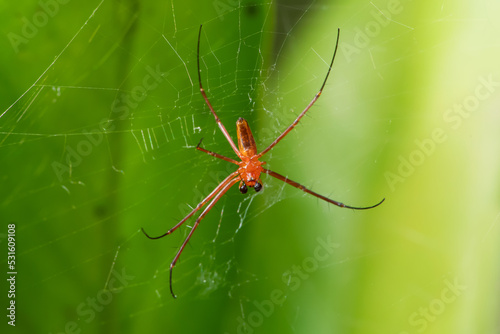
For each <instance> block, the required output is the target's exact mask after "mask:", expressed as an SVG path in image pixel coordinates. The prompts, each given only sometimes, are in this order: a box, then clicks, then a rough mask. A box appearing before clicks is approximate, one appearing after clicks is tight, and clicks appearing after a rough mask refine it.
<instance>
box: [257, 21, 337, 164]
mask: <svg viewBox="0 0 500 334" xmlns="http://www.w3.org/2000/svg"><path fill="white" fill-rule="evenodd" d="M339 38H340V29H338V33H337V43H336V44H335V51H334V52H333V57H332V62H331V63H330V66H329V67H328V72H327V73H326V77H325V80H324V81H323V84H322V85H321V88H320V89H319V91H318V93H316V95H315V96H314V98H313V99H312V101H311V102H309V104H308V105H307V107H306V108H305V109H304V110H303V111H302V112H301V113H300V115H299V116H298V117H297V119H296V120H295V121H293V123H292V124H291V125H290V126H289V127H288V128H287V129H286V130H285V131H283V133H282V134H280V135H279V136H278V138H276V139H275V140H274V141H273V142H272V143H271V145H269V146H268V147H267V148H266V149H265V150H264V151H262V152H260V153H259V154H258V155H257V157H258V158H260V157H262V156H263V155H264V154H266V153H267V152H269V151H270V150H271V149H272V148H273V147H274V146H275V145H276V144H278V142H279V141H280V140H281V139H283V137H285V136H286V135H287V134H288V133H289V132H290V131H292V129H293V128H294V127H295V126H296V125H297V124H298V123H299V121H300V119H301V118H302V117H303V116H304V115H305V114H306V112H307V111H308V110H309V109H310V108H311V107H312V106H313V104H314V103H315V102H316V101H317V100H318V99H319V97H320V95H321V93H322V92H323V88H325V84H326V80H328V76H329V75H330V71H331V70H332V66H333V61H334V60H335V55H336V54H337V49H338V47H339Z"/></svg>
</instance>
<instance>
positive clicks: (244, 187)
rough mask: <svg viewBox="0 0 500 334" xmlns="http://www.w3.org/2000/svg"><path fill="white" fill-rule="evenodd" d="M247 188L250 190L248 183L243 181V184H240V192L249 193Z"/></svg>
mask: <svg viewBox="0 0 500 334" xmlns="http://www.w3.org/2000/svg"><path fill="white" fill-rule="evenodd" d="M247 190H248V189H247V185H246V184H245V183H243V182H242V183H241V185H240V192H241V193H242V194H246V193H247Z"/></svg>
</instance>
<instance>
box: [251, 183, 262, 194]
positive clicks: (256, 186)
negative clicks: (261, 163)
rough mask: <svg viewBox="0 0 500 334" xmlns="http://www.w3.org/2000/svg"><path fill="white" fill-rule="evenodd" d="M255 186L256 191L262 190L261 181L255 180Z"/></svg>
mask: <svg viewBox="0 0 500 334" xmlns="http://www.w3.org/2000/svg"><path fill="white" fill-rule="evenodd" d="M253 188H254V189H255V191H256V192H259V191H261V190H262V184H260V183H259V182H255V185H254V186H253Z"/></svg>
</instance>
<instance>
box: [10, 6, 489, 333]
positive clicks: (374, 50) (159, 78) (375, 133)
mask: <svg viewBox="0 0 500 334" xmlns="http://www.w3.org/2000/svg"><path fill="white" fill-rule="evenodd" d="M389 3H390V2H384V1H380V2H368V1H360V2H358V3H356V4H354V3H352V4H351V3H349V4H347V2H339V3H338V4H337V3H336V2H335V3H334V2H328V1H323V2H321V1H312V2H307V3H304V2H297V3H292V2H286V1H283V2H279V1H278V2H275V1H268V2H247V1H243V0H240V1H233V0H226V1H225V0H218V1H213V2H209V3H207V4H202V5H201V4H198V3H197V4H196V5H194V4H190V5H187V4H184V3H181V2H180V1H177V0H169V1H163V2H153V1H145V2H138V1H128V2H125V1H115V2H112V1H108V0H101V1H96V2H86V3H85V4H76V3H73V2H65V3H64V2H62V1H61V2H57V1H52V2H51V1H47V2H40V4H39V5H38V7H36V8H32V7H30V6H28V5H25V6H24V7H22V8H21V7H20V8H17V9H14V8H8V9H7V10H8V11H10V12H11V13H14V14H16V15H17V16H18V17H19V16H20V17H22V18H23V19H22V20H21V22H23V23H24V26H23V27H22V28H21V29H25V30H22V31H21V32H19V29H18V30H15V29H13V30H11V31H17V35H18V36H21V37H22V38H24V39H25V40H21V41H20V40H13V39H12V38H14V37H12V36H13V35H9V34H7V36H9V42H10V46H8V47H10V48H12V49H14V53H15V57H17V58H16V59H17V61H16V64H15V66H16V67H20V66H22V65H17V64H28V63H32V64H34V66H33V68H30V69H28V70H23V71H21V68H19V69H17V70H16V72H13V73H15V75H12V76H9V77H8V80H7V83H5V84H4V85H3V87H2V88H3V90H4V91H6V92H8V94H6V96H9V99H8V100H7V99H3V98H2V101H1V103H2V104H1V108H2V109H0V135H1V137H0V149H1V150H2V151H3V152H2V158H3V163H2V165H4V166H5V167H4V168H5V170H4V171H3V173H2V174H3V175H2V177H3V188H4V189H5V191H4V194H3V196H2V200H1V204H0V205H1V211H2V216H3V218H4V220H5V221H6V222H8V223H15V224H16V225H17V235H18V238H19V241H18V251H17V257H18V262H19V263H20V264H19V272H20V273H21V274H22V275H21V274H20V275H19V276H18V282H19V283H18V297H17V301H18V304H19V307H18V321H19V326H20V327H22V328H23V330H25V331H26V332H32V333H42V332H43V333H60V332H63V333H64V332H66V333H70V332H75V333H76V332H77V331H78V330H81V331H82V332H91V333H97V332H103V333H104V332H106V333H107V332H117V333H118V332H119V333H128V332H130V333H137V332H159V330H160V329H161V328H168V330H169V331H171V332H183V333H184V332H186V333H188V332H199V331H201V330H207V328H209V330H210V332H214V333H252V332H253V331H256V332H257V331H263V332H271V331H272V332H276V331H277V330H279V331H286V332H293V333H295V332H297V333H304V332H336V331H340V332H345V330H346V329H349V330H350V331H351V332H353V333H354V332H357V331H359V332H360V333H362V332H363V333H365V332H384V330H383V329H382V328H383V326H382V325H379V324H377V323H376V321H374V319H370V318H369V317H366V316H364V315H363V314H364V313H363V311H362V310H360V309H358V307H359V305H360V303H359V301H362V300H363V298H364V297H363V296H362V294H363V291H356V289H355V287H356V286H358V285H363V284H367V283H366V282H364V281H363V276H362V273H363V272H364V271H367V272H369V271H370V267H369V265H368V266H367V265H366V264H367V263H369V262H370V260H372V259H375V260H380V261H383V259H384V258H385V256H387V254H388V253H389V252H393V251H394V248H393V247H394V246H391V247H389V246H385V245H384V244H381V243H376V242H373V243H371V242H369V241H368V239H369V235H368V234H369V233H368V232H362V231H363V228H364V226H366V224H368V223H370V224H371V223H373V224H376V223H377V222H380V221H381V219H382V218H381V217H380V216H379V215H378V214H377V212H368V211H367V212H363V213H362V214H361V213H357V212H353V211H351V210H343V209H337V208H334V207H332V206H329V205H327V204H325V203H322V202H320V201H319V200H317V199H316V198H313V197H310V196H307V195H304V193H303V192H301V191H299V190H298V189H295V188H292V187H289V186H287V185H285V184H284V183H282V182H280V181H278V180H274V179H271V178H269V177H265V176H263V184H264V190H263V191H262V192H261V193H259V194H255V193H253V189H249V193H248V194H246V195H241V194H240V193H239V192H238V190H237V187H233V189H231V190H230V191H228V193H227V194H226V195H225V196H224V197H223V198H222V199H221V200H220V201H219V202H218V203H217V204H216V205H215V207H214V208H213V209H212V210H211V212H210V213H209V214H208V215H207V216H206V217H205V218H204V220H203V221H202V222H201V224H200V226H199V228H198V229H197V231H196V233H195V234H194V236H193V238H192V239H191V242H190V243H189V244H188V246H187V247H186V249H185V250H184V252H183V254H182V255H181V258H180V260H179V262H178V263H177V265H176V267H175V269H174V273H173V288H174V291H175V292H176V293H177V294H178V296H179V298H178V299H177V300H175V301H174V300H173V299H172V297H171V295H170V291H169V265H170V262H171V261H172V259H173V257H174V255H175V253H176V252H177V250H178V247H179V246H180V245H181V243H182V241H183V240H184V239H185V237H186V236H187V234H188V233H189V231H190V228H191V227H192V225H193V224H194V220H195V217H196V216H197V215H195V216H194V217H193V218H192V219H190V220H188V221H187V222H186V223H185V224H184V225H183V226H182V227H181V228H179V229H178V230H177V231H176V232H175V233H174V234H172V235H170V236H168V237H165V238H163V239H161V240H155V241H153V240H148V239H147V238H146V237H145V236H144V235H143V234H142V233H141V231H140V229H141V228H144V229H145V230H146V231H147V232H148V233H149V234H150V235H160V234H163V233H165V232H166V231H167V230H168V229H169V228H170V227H172V226H174V225H175V224H176V223H177V222H178V221H179V220H180V219H182V217H184V216H185V215H186V214H187V213H189V212H190V211H191V210H192V209H193V208H194V207H195V206H196V205H197V204H198V203H199V202H200V200H201V199H203V198H204V197H205V196H206V195H207V194H208V193H210V191H212V190H213V189H214V188H215V187H216V186H217V184H218V183H219V182H221V181H222V180H223V179H224V178H225V177H226V176H227V175H228V174H229V173H231V172H232V171H234V168H235V166H234V165H232V164H230V163H227V162H224V161H219V160H217V159H214V158H212V157H210V156H208V155H205V154H203V153H201V152H198V151H196V150H195V147H196V145H197V144H198V142H199V141H200V140H201V139H202V138H203V147H205V148H206V149H208V150H211V151H214V152H217V153H220V154H223V155H226V156H229V157H234V153H233V152H232V150H231V148H230V146H229V144H228V143H227V141H226V140H225V138H224V136H223V135H222V134H221V133H220V130H219V128H218V127H217V125H216V123H215V121H214V119H213V116H212V115H211V114H210V112H209V110H208V108H207V106H206V105H205V103H204V101H203V99H202V97H201V95H200V93H199V89H198V78H197V70H196V46H197V45H196V42H197V34H198V28H199V24H201V23H203V30H202V35H201V46H200V64H201V69H202V80H203V85H204V88H205V90H206V92H207V95H208V98H209V99H210V101H211V103H212V105H213V106H214V108H215V110H216V112H217V113H218V116H219V117H220V118H221V120H222V122H223V123H224V124H225V126H226V128H227V129H228V131H229V132H230V134H231V136H232V137H233V138H235V137H236V134H235V127H234V124H235V121H236V119H238V117H244V118H245V119H247V120H248V121H249V123H250V126H251V128H252V130H253V133H254V136H255V137H256V142H257V146H258V148H259V149H263V148H265V147H266V146H267V145H268V144H269V143H270V142H272V140H274V139H275V138H276V136H277V135H279V134H280V133H281V132H282V131H283V130H284V129H285V128H286V127H287V126H288V125H289V124H290V123H291V122H292V121H293V120H294V119H295V118H296V117H297V115H298V113H300V111H302V110H303V109H304V107H305V106H306V105H307V104H308V103H309V102H310V101H311V99H312V97H313V96H314V94H316V93H317V90H318V89H319V87H320V85H321V83H322V82H323V79H324V76H325V75H326V71H327V69H328V64H329V60H330V59H331V56H332V52H333V49H334V46H335V45H334V44H335V38H336V31H337V29H336V28H337V27H341V28H342V35H341V38H340V40H341V43H343V45H342V44H341V48H340V50H339V54H338V58H337V61H336V63H335V64H334V68H333V71H332V74H331V76H330V79H329V81H328V82H327V85H326V87H325V90H324V91H323V95H322V97H321V98H320V99H319V100H318V102H317V103H316V105H315V106H314V107H313V108H312V109H311V110H310V111H309V113H308V114H307V115H306V117H304V119H303V120H302V121H301V123H300V124H299V126H298V127H297V128H296V129H295V130H294V131H292V132H291V133H290V134H289V135H288V136H287V138H286V139H285V140H283V141H282V142H280V144H279V145H278V146H277V147H276V148H275V149H273V150H272V151H271V152H269V154H267V156H266V157H265V159H264V160H265V161H266V162H267V166H268V168H269V169H272V170H275V171H276V172H279V173H281V174H283V175H286V176H288V177H290V178H291V179H292V180H295V181H298V182H300V183H301V184H304V185H306V186H307V187H309V188H312V189H313V190H314V191H317V192H319V193H321V194H324V195H326V196H329V197H331V198H333V199H336V200H340V201H342V202H344V203H346V204H349V205H354V206H365V205H371V204H373V203H376V202H377V201H379V200H380V199H381V197H383V196H384V194H385V193H387V192H388V191H389V188H388V187H387V185H386V182H385V179H384V177H383V171H384V170H385V169H384V168H385V166H381V163H380V161H381V160H383V159H384V158H386V156H385V155H384V150H385V149H387V146H388V145H390V141H391V140H392V139H391V136H392V131H394V130H393V128H392V122H393V121H396V120H397V119H396V118H395V115H394V114H392V113H390V112H388V111H383V110H384V107H385V106H386V105H392V104H396V103H397V102H398V101H400V99H403V98H404V97H405V96H408V95H410V96H413V95H417V94H418V91H416V90H415V88H413V87H412V88H409V89H408V90H406V89H404V88H400V89H399V90H398V91H397V92H396V93H393V92H391V91H388V90H384V88H383V87H374V86H373V82H384V81H394V80H397V79H398V78H399V76H398V75H397V74H395V73H397V72H398V71H399V70H400V69H401V68H402V66H404V64H405V61H406V60H407V58H412V57H415V56H416V55H417V54H419V53H420V52H421V49H422V48H423V49H424V50H426V49H431V48H432V47H434V46H429V45H424V46H415V45H412V44H411V43H410V44H408V45H407V49H406V51H405V50H403V51H401V52H400V53H398V54H396V55H392V56H387V54H386V53H387V52H386V50H387V49H390V48H392V47H393V44H397V43H403V42H402V41H405V42H404V43H407V41H408V40H412V39H413V38H414V34H415V31H418V32H420V31H423V30H425V29H428V27H429V26H432V25H431V24H430V23H428V22H426V23H421V22H420V23H419V25H416V24H415V23H414V22H413V21H412V20H411V19H410V18H409V16H408V12H410V11H411V8H412V7H413V4H412V1H401V2H400V8H399V9H394V12H391V8H392V7H390V6H391V5H390V4H389ZM439 5H440V6H441V12H439V11H437V12H438V13H439V14H437V15H436V20H438V19H445V18H447V17H448V15H449V13H448V12H447V11H446V8H447V4H446V1H443V2H442V3H440V4H439ZM4 6H7V5H4ZM198 6H199V7H198ZM41 13H45V14H41ZM75 13H77V14H75ZM377 13H378V14H377ZM44 15H45V16H44ZM45 17H46V20H45V19H44V18H45ZM66 17H71V19H70V20H67V19H66ZM24 18H27V19H26V20H25V19H24ZM329 21H331V22H329ZM26 22H28V23H26ZM318 22H327V23H325V24H319V23H318ZM366 22H379V27H380V29H381V30H380V31H378V32H374V35H373V36H366V37H365V39H366V40H364V41H363V37H359V36H358V35H357V31H358V29H359V28H360V27H361V28H364V27H365V26H364V25H365V23H366ZM382 22H383V23H382ZM30 24H31V25H32V26H33V27H31V26H30ZM344 27H345V28H344ZM30 29H31V30H30ZM8 32H10V31H8ZM53 34H55V36H56V38H53V39H52V38H51V36H54V35H53ZM344 36H345V37H344ZM357 36H358V37H357ZM356 38H359V40H356ZM16 41H17V43H18V44H16ZM35 50H41V51H43V52H41V54H40V58H37V54H36V51H35ZM47 50H48V51H47ZM18 72H19V75H17V74H18ZM381 86H382V85H381ZM19 87H22V88H19ZM401 96H403V98H401ZM10 97H14V98H10ZM415 115H417V116H415ZM397 117H401V119H402V121H401V122H412V121H419V117H420V116H418V114H415V113H411V114H409V115H402V116H401V115H399V116H397ZM384 191H385V193H384ZM28 208H29V209H28ZM200 212H201V211H200ZM495 225H496V220H495V222H494V223H492V225H489V226H490V227H489V229H488V231H490V230H491V229H493V226H495ZM2 233H3V231H2ZM488 233H489V232H488ZM454 279H456V276H454V275H451V276H450V274H449V273H448V272H447V270H446V269H443V270H440V271H439V272H438V273H437V274H436V275H434V278H433V279H430V280H428V281H427V282H426V284H428V285H427V286H418V287H417V288H413V290H411V289H410V292H408V295H406V296H401V295H397V296H391V297H390V298H389V299H388V300H387V301H386V302H384V303H383V304H384V309H389V310H392V311H394V312H396V311H395V310H396V309H397V308H398V307H399V306H400V305H401V304H402V303H404V301H405V299H406V298H409V297H408V296H409V295H412V294H415V290H418V291H421V290H424V291H428V290H431V291H438V292H439V291H440V289H442V288H443V287H446V286H447V284H448V283H449V282H453V280H454ZM450 284H451V283H450ZM368 285H369V284H368ZM325 289H326V290H325ZM433 289H434V290H433ZM344 290H345V291H344ZM325 291H326V292H325ZM353 293H354V294H353ZM322 296H323V297H325V296H327V297H331V298H332V299H334V301H332V302H330V303H326V302H325V301H324V298H321V297H322ZM339 296H340V297H339ZM337 297H339V298H338V299H336V298H337ZM28 301H29V303H30V304H31V305H37V306H36V307H33V308H28V307H26V306H22V304H26V303H28ZM38 305H46V306H45V307H44V308H41V307H40V306H38ZM311 305H316V306H314V307H312V306H311ZM405 311H406V313H404V314H405V316H404V317H403V318H402V319H401V321H400V322H399V323H398V324H397V326H398V327H397V330H395V331H394V332H397V333H406V331H408V332H411V331H412V330H415V329H416V328H417V327H412V325H411V323H410V325H409V324H408V321H407V316H406V315H408V314H411V312H412V309H411V308H410V309H409V311H408V310H405ZM332 314H333V315H332ZM48 315H57V316H54V317H51V321H47V317H48ZM193 317H196V320H197V321H192V318H193ZM330 318H331V319H333V320H332V321H330ZM374 322H375V324H374ZM312 324H314V325H312ZM332 326H333V327H332ZM335 326H337V327H335ZM367 328H370V330H368V331H367V330H366V329H367ZM392 330H394V329H392Z"/></svg>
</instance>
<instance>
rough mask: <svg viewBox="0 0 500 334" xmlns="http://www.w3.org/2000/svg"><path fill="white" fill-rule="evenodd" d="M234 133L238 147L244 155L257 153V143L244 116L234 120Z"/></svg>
mask: <svg viewBox="0 0 500 334" xmlns="http://www.w3.org/2000/svg"><path fill="white" fill-rule="evenodd" d="M236 134H237V136H238V149H239V151H240V153H241V154H242V155H243V156H245V157H249V158H250V157H252V156H254V155H256V154H257V145H255V139H254V138H253V135H252V131H251V130H250V126H249V125H248V122H247V121H246V120H245V119H244V118H241V117H240V118H238V120H237V121H236Z"/></svg>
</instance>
